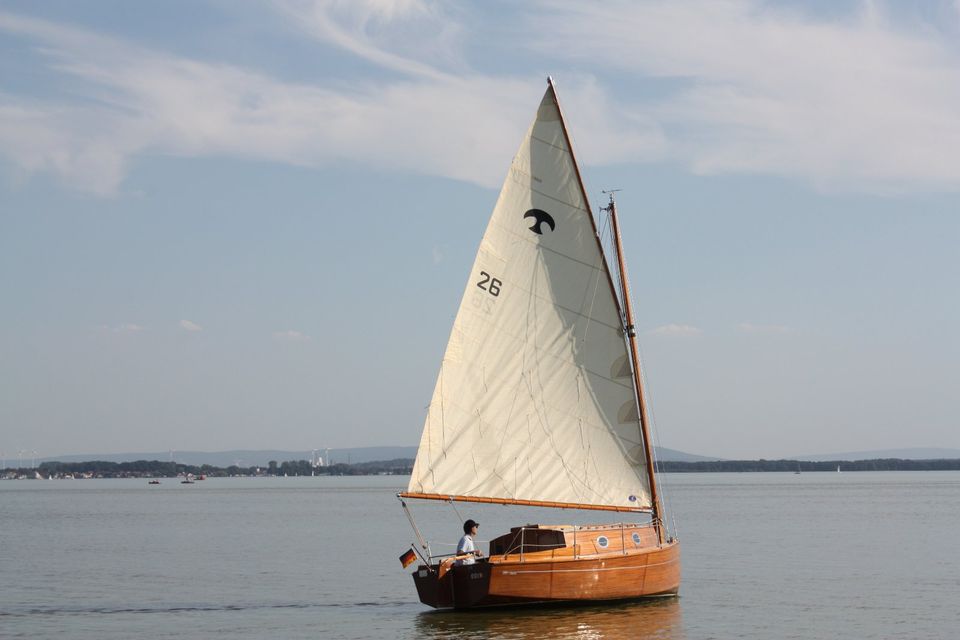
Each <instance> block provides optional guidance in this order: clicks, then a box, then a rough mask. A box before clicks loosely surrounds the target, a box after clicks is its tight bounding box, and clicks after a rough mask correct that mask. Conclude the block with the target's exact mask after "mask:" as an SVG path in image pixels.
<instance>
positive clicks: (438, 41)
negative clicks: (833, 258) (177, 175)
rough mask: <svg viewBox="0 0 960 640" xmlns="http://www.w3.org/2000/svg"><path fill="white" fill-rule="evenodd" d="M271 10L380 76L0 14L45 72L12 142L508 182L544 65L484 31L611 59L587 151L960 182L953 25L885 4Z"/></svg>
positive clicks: (8, 133) (86, 183)
mask: <svg viewBox="0 0 960 640" xmlns="http://www.w3.org/2000/svg"><path fill="white" fill-rule="evenodd" d="M270 6H271V7H273V8H275V9H276V11H277V12H278V14H279V15H281V16H284V17H286V18H287V24H288V25H290V26H291V27H292V29H293V32H294V34H300V36H301V37H308V38H312V39H313V40H314V41H315V42H316V44H317V46H319V47H333V48H335V49H337V50H338V51H340V52H343V53H345V54H346V55H348V56H352V57H354V58H355V59H357V60H359V61H362V62H364V63H367V64H368V65H370V66H372V67H375V72H374V73H360V74H357V75H355V76H352V77H350V78H337V79H327V80H313V81H310V82H307V81H301V82H291V81H287V80H282V79H278V78H276V77H272V76H270V75H269V74H267V73H266V72H264V71H261V70H256V71H255V70H251V69H249V68H244V67H242V66H239V65H236V64H229V63H216V62H209V61H200V60H196V59H192V58H189V57H184V56H182V55H176V54H173V53H169V52H165V51H160V50H155V49H149V48H146V47H144V46H141V45H138V44H134V43H132V42H129V41H125V40H120V39H117V38H113V37H108V36H104V35H102V34H98V33H94V32H91V31H89V30H85V29H80V28H75V27H70V26H65V25H62V24H57V23H54V22H50V21H47V20H40V19H34V18H28V17H24V16H21V15H16V14H11V13H3V12H0V32H5V33H7V34H13V35H15V36H17V38H15V39H12V41H13V42H14V43H15V44H14V46H23V47H25V48H26V47H27V46H30V47H32V49H31V51H32V52H33V54H34V55H32V56H31V59H32V60H41V61H42V62H43V64H44V65H45V66H46V70H47V71H51V72H52V73H50V74H46V75H45V77H46V78H47V79H46V80H45V81H46V82H47V83H49V86H47V87H45V90H41V91H39V92H36V93H35V94H25V93H22V92H21V93H11V91H12V90H11V89H9V88H8V89H7V90H6V93H3V92H0V154H3V155H5V156H6V157H7V158H8V160H9V161H10V162H11V163H12V164H13V166H16V167H18V168H19V169H20V170H21V172H22V173H23V174H25V175H31V174H34V173H38V172H44V173H51V174H54V175H56V176H58V177H59V178H61V179H62V180H64V181H65V182H67V183H68V184H70V185H73V186H74V187H76V188H79V189H83V190H88V191H92V192H94V193H98V194H102V195H110V194H114V193H116V192H117V190H118V189H119V188H120V185H121V184H122V181H123V179H124V177H125V175H126V172H127V170H128V167H129V165H130V163H131V160H132V159H133V158H135V157H136V156H138V155H140V154H144V153H165V154H170V155H180V156H202V155H207V156H211V155H227V156H234V157H243V158H256V159H261V160H267V161H273V162H283V163H288V164H294V165H299V166H308V167H322V166H325V165H328V164H330V163H339V162H343V161H344V160H349V161H353V162H356V163H358V164H362V165H369V166H374V167H378V168H387V169H391V170H401V171H409V172H416V173H422V174H427V175H438V176H444V177H449V178H455V179H459V180H466V181H470V182H475V183H479V184H483V185H486V186H496V185H497V184H499V182H500V180H501V179H502V177H503V165H504V159H505V158H508V157H509V156H510V155H511V154H512V153H513V151H514V150H515V147H516V141H517V140H518V139H519V136H520V134H521V132H522V131H523V129H524V127H525V126H526V124H527V122H528V120H529V118H530V117H531V104H535V102H536V99H537V97H538V94H539V92H540V91H541V90H542V77H541V75H540V74H539V73H537V74H533V73H530V74H527V73H524V72H517V71H515V70H511V71H501V70H496V71H494V70H492V65H490V64H489V63H488V62H487V61H486V59H485V58H486V57H485V55H484V49H481V48H480V47H482V46H492V45H489V44H488V43H490V42H494V43H495V44H496V46H497V47H498V48H500V49H504V50H512V51H516V52H517V59H518V60H522V61H526V63H527V64H521V65H514V67H513V69H517V68H521V69H522V68H527V67H530V68H532V67H535V66H536V55H538V54H542V55H544V56H546V55H549V59H550V61H551V65H554V66H559V64H558V62H557V61H558V60H559V61H563V64H566V65H568V68H569V67H573V68H577V69H598V70H602V71H600V72H598V73H597V74H594V75H591V74H589V73H583V72H582V71H581V72H578V73H569V72H568V73H565V74H564V76H563V78H562V79H561V83H560V84H561V88H562V93H563V97H564V103H565V106H566V110H567V112H568V115H570V116H571V119H572V120H573V121H574V124H575V125H576V126H575V130H576V131H577V134H578V135H577V136H576V141H577V142H578V143H581V144H582V147H581V148H580V149H579V150H580V151H581V158H582V159H583V160H585V161H586V162H588V163H590V162H598V161H602V162H604V163H612V162H634V161H667V162H678V163H681V164H684V165H686V166H688V167H690V169H691V170H693V171H695V172H701V173H730V172H734V173H759V174H771V175H780V176H788V177H792V178H799V179H803V180H807V181H810V182H812V183H814V184H816V185H819V186H821V187H823V188H827V189H855V190H856V189H859V190H866V191H879V192H889V191H893V190H907V189H917V190H925V189H947V190H956V189H958V188H960V53H958V49H957V47H956V46H955V45H954V43H953V42H952V41H951V39H950V35H951V34H954V35H955V33H956V31H957V29H956V28H953V30H952V31H950V30H947V29H938V27H937V25H934V24H931V23H929V22H927V23H923V22H922V20H920V19H918V20H917V21H916V23H910V22H909V21H903V20H901V21H895V20H891V19H887V18H885V16H884V12H883V11H882V10H880V9H876V7H878V6H879V7H882V6H883V5H882V4H875V3H867V4H865V5H864V6H865V7H868V8H869V7H872V8H873V9H871V10H864V11H862V12H861V13H860V14H854V15H850V16H845V17H841V18H837V17H835V16H834V17H829V18H826V17H819V18H817V17H811V15H809V14H808V13H804V12H802V11H799V10H790V9H786V8H783V5H781V4H777V3H765V2H759V0H740V1H738V0H721V1H712V0H711V1H706V0H693V1H691V2H684V3H674V2H665V1H651V2H644V3H635V2H628V1H626V0H620V1H614V2H608V3H600V4H598V3H583V2H574V1H573V0H552V1H543V2H539V3H535V4H531V5H523V7H521V8H519V9H516V11H518V12H519V15H514V16H513V19H511V20H508V21H504V20H499V21H490V20H486V21H477V20H474V19H473V18H474V17H475V16H474V15H472V14H471V12H478V11H483V9H477V8H475V7H474V8H463V7H461V6H460V5H454V4H452V3H446V2H437V1H430V0H399V1H395V2H389V1H385V0H362V1H359V0H358V1H356V2H341V1H333V2H329V1H320V0H316V1H307V0H278V1H277V2H275V3H273V4H272V5H270ZM518 25H519V26H518ZM525 25H526V26H529V25H535V26H536V28H522V27H524V26H525ZM291 37H296V36H295V35H294V36H291ZM557 42H575V43H576V46H571V47H558V46H557ZM468 61H473V63H472V64H471V63H470V62H468ZM485 66H487V67H491V69H490V70H484V67H485ZM610 73H613V74H616V84H617V86H616V91H615V92H611V90H610V87H608V86H607V85H606V84H604V82H603V81H602V78H604V77H606V74H610ZM64 88H69V90H68V91H60V90H59V89H64ZM49 89H53V90H52V91H51V90H49ZM53 95H57V96H60V97H58V98H56V99H55V98H52V97H50V96H53ZM614 95H615V96H616V97H614ZM40 96H42V97H40ZM63 96H71V97H70V98H67V97H63Z"/></svg>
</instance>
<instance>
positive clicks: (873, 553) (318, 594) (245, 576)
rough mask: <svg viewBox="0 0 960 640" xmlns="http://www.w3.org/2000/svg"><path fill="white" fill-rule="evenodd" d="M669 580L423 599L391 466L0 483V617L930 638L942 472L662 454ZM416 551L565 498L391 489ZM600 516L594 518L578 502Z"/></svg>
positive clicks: (949, 495) (948, 617) (947, 476)
mask: <svg viewBox="0 0 960 640" xmlns="http://www.w3.org/2000/svg"><path fill="white" fill-rule="evenodd" d="M664 480H665V483H666V489H667V497H668V498H669V500H670V506H671V507H672V513H673V514H674V515H675V516H676V519H677V522H678V524H679V534H680V538H681V541H682V545H683V550H682V563H683V583H682V584H681V597H680V598H676V599H668V600H664V601H658V602H654V603H650V604H642V603H641V604H636V603H634V604H626V605H619V606H604V607H579V608H573V609H537V610H514V611H509V612H504V611H499V612H472V613H436V612H432V611H430V610H428V609H427V608H426V607H424V606H422V605H421V604H420V603H419V602H418V601H417V598H416V592H415V590H414V587H413V583H412V580H411V579H410V577H409V575H408V573H409V570H401V568H400V564H399V561H398V560H397V557H398V556H399V555H400V554H401V553H402V552H404V551H405V550H406V549H407V548H408V545H409V543H410V542H411V541H412V540H413V535H412V533H411V530H410V527H409V525H408V523H407V521H406V518H405V516H404V515H403V511H402V510H401V509H400V507H399V504H398V502H397V500H396V498H395V496H394V492H395V491H396V490H397V489H398V488H401V487H402V486H403V485H404V484H405V482H406V479H405V478H399V477H361V478H348V477H342V478H260V479H246V478H243V479H241V478H231V479H210V480H207V481H204V482H198V483H197V484H194V485H180V484H179V483H178V482H176V481H174V480H165V481H164V483H163V484H162V485H160V486H148V485H147V484H146V480H74V481H67V480H58V481H36V480H35V481H3V482H0V518H2V521H0V577H2V579H0V637H3V638H20V637H23V638H26V637H29V638H54V637H69V638H76V639H88V638H89V639H93V638H97V639H101V638H130V637H149V638H158V639H160V638H182V637H187V636H189V637H200V638H258V639H261V638H263V637H268V636H269V637H278V638H318V637H322V638H394V637H396V638H460V637H467V636H469V637H471V638H481V639H482V638H544V637H549V638H604V637H612V638H617V637H633V638H662V639H670V640H678V639H681V638H683V639H690V640H698V639H701V638H724V639H725V638H758V639H759V638H763V639H768V638H833V637H855V638H884V639H893V638H910V639H917V638H948V637H954V636H955V634H956V629H957V628H958V627H960V605H958V596H960V551H958V548H957V544H956V540H957V535H958V531H960V509H957V505H958V504H960V472H915V473H907V472H888V473H843V474H836V473H805V474H802V475H795V474H774V473H757V474H689V475H688V474H668V475H666V476H664ZM411 507H412V508H413V510H414V514H415V516H416V518H417V521H418V523H419V524H420V525H421V527H422V529H423V530H424V533H425V534H426V535H427V537H428V538H429V539H431V540H432V541H434V551H435V552H437V553H442V552H445V551H446V550H447V549H446V548H444V547H443V546H441V544H440V543H445V544H450V545H452V544H453V543H455V542H456V540H457V539H458V538H459V535H460V527H459V522H458V520H459V519H460V518H461V517H462V518H466V517H472V518H474V519H477V520H479V521H480V522H481V527H480V538H481V539H488V538H490V537H493V536H495V535H497V534H499V533H502V532H504V531H506V529H507V527H509V526H511V525H513V526H515V525H517V524H523V523H526V522H538V521H539V522H545V523H550V522H552V523H577V522H587V521H598V516H597V515H595V514H594V515H590V514H586V515H583V516H582V517H580V518H576V517H574V516H575V515H576V514H573V513H571V512H560V511H552V510H535V509H526V510H525V509H517V508H509V507H502V506H495V505H458V507H457V508H458V509H459V511H460V514H459V515H458V514H457V513H455V512H454V510H452V509H451V507H450V506H449V505H444V504H436V503H422V502H411ZM600 519H601V520H600V521H604V520H606V521H609V517H608V516H600Z"/></svg>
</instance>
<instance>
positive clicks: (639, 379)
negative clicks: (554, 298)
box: [606, 193, 665, 544]
mask: <svg viewBox="0 0 960 640" xmlns="http://www.w3.org/2000/svg"><path fill="white" fill-rule="evenodd" d="M606 211H609V212H610V224H611V226H612V227H613V239H614V244H615V246H616V248H617V266H618V267H619V269H620V286H621V287H623V307H624V313H625V314H626V320H627V326H626V330H627V337H628V338H629V339H630V358H631V359H632V360H633V381H634V384H635V385H636V392H637V402H638V403H639V405H640V433H641V435H642V436H643V454H644V457H645V458H646V459H647V479H648V481H649V482H650V503H651V506H652V507H653V523H654V526H656V528H657V538H658V539H659V540H660V544H663V542H664V540H665V536H664V530H663V507H662V505H661V504H660V492H659V491H657V478H656V474H655V473H654V465H653V447H652V446H651V444H650V427H649V424H650V418H649V416H648V415H647V401H646V398H645V397H644V395H643V376H642V375H641V373H640V354H639V351H638V348H637V331H636V329H635V328H634V325H633V305H632V304H631V303H630V285H629V283H628V282H627V266H626V264H625V263H624V261H623V245H622V244H621V242H620V223H619V222H618V221H617V203H616V202H614V200H613V194H612V193H611V194H610V204H609V205H608V206H607V208H606Z"/></svg>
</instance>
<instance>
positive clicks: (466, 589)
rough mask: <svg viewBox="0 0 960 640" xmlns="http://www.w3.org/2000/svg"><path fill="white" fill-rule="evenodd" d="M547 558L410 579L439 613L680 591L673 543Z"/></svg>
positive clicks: (422, 573) (435, 569) (435, 571)
mask: <svg viewBox="0 0 960 640" xmlns="http://www.w3.org/2000/svg"><path fill="white" fill-rule="evenodd" d="M537 555H539V554H528V556H537ZM550 556H551V557H532V558H531V557H527V558H524V559H523V560H522V561H521V559H520V558H516V557H510V556H508V557H506V558H491V559H490V560H488V561H487V560H484V561H480V562H477V563H476V564H472V565H463V566H454V567H451V568H450V569H449V570H447V571H443V567H442V566H441V565H433V566H431V567H427V566H426V565H421V566H420V567H418V569H417V571H415V572H414V574H413V579H414V582H415V584H416V586H417V592H418V594H419V596H420V601H421V602H423V603H424V604H426V605H429V606H431V607H435V608H438V609H446V608H453V609H469V608H474V607H496V606H509V605H524V604H542V603H561V602H563V603H567V602H598V601H614V600H631V599H637V598H647V597H654V596H672V595H676V594H677V591H678V590H679V588H680V545H679V543H678V542H676V541H674V542H670V543H667V544H664V545H663V546H662V547H658V546H654V547H646V548H640V549H626V550H624V549H620V550H618V551H616V552H613V551H611V552H610V553H605V554H595V555H592V556H589V557H583V556H581V557H573V556H572V555H571V556H568V557H563V555H558V554H556V553H553V554H550Z"/></svg>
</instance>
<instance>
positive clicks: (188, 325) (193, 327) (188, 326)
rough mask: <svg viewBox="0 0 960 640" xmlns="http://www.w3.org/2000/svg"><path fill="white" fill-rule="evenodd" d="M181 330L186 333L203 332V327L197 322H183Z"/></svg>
mask: <svg viewBox="0 0 960 640" xmlns="http://www.w3.org/2000/svg"><path fill="white" fill-rule="evenodd" d="M180 328H181V329H184V330H186V331H203V327H201V326H200V325H198V324H197V323H196V322H191V321H190V320H181V321H180Z"/></svg>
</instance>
